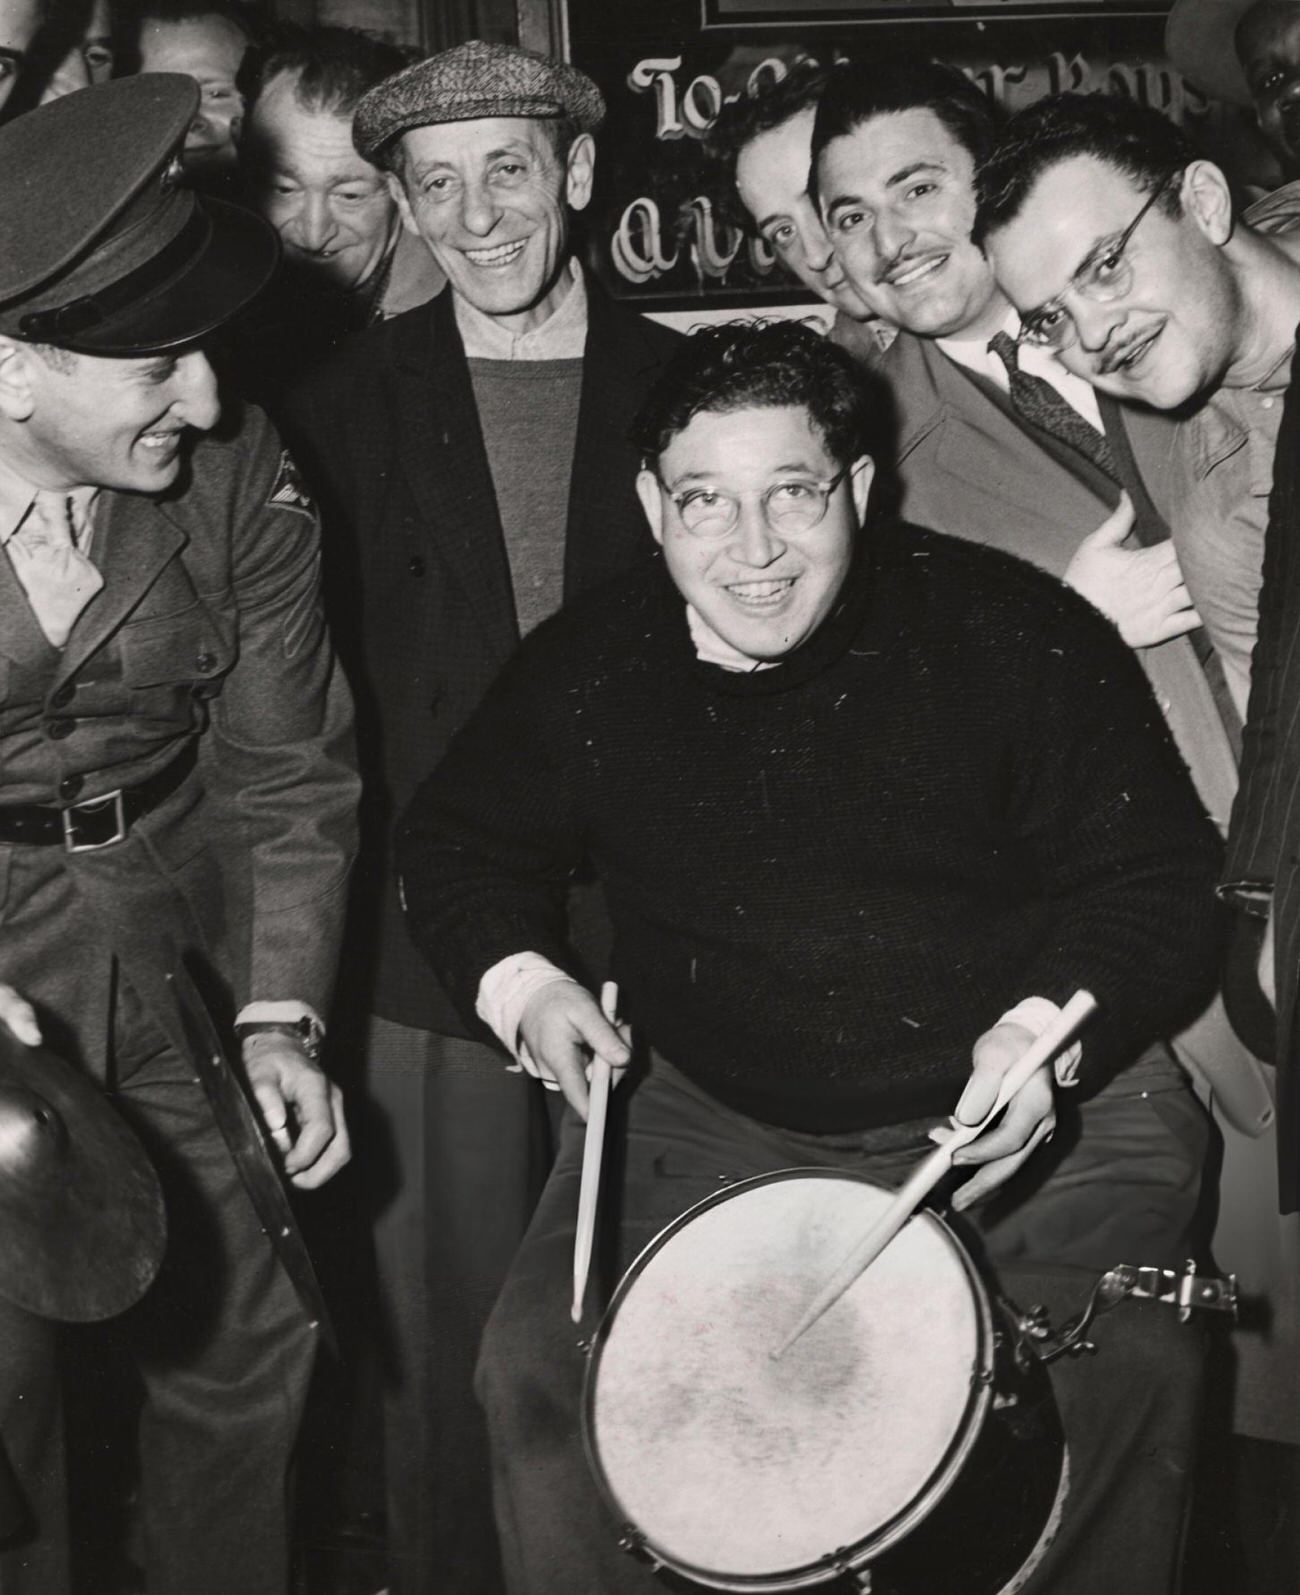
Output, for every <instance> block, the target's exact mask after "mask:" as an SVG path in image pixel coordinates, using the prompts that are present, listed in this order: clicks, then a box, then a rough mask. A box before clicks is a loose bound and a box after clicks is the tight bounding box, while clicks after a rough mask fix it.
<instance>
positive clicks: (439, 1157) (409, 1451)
mask: <svg viewBox="0 0 1300 1595" xmlns="http://www.w3.org/2000/svg"><path fill="white" fill-rule="evenodd" d="M365 1091H366V1096H367V1099H368V1101H367V1107H368V1110H369V1112H370V1115H371V1118H370V1121H369V1125H368V1128H367V1129H366V1130H365V1132H364V1134H363V1137H362V1139H360V1140H359V1142H358V1148H357V1153H358V1163H359V1164H361V1165H364V1168H365V1178H366V1180H367V1182H368V1185H369V1188H370V1195H371V1201H372V1204H373V1207H374V1212H375V1217H374V1238H375V1254H376V1264H377V1270H378V1276H379V1294H380V1311H381V1317H382V1325H381V1334H382V1342H383V1346H382V1350H383V1359H382V1360H383V1366H384V1386H383V1419H384V1460H385V1467H386V1473H387V1484H386V1496H385V1499H386V1507H387V1518H388V1523H387V1528H388V1554H389V1567H390V1578H391V1581H392V1587H393V1590H394V1595H498V1591H499V1590H500V1588H501V1569H500V1558H499V1554H498V1550H497V1543H496V1541H497V1536H496V1528H495V1523H494V1521H493V1515H492V1491H491V1472H490V1467H489V1462H488V1444H487V1429H486V1426H485V1425H484V1422H483V1414H482V1411H481V1410H480V1408H479V1406H478V1403H477V1402H476V1401H475V1399H474V1364H475V1360H476V1358H477V1356H478V1348H479V1341H480V1339H481V1337H482V1334H483V1326H484V1325H485V1324H486V1322H487V1318H488V1314H489V1312H490V1311H491V1310H492V1306H493V1303H494V1302H495V1301H496V1298H497V1294H498V1292H499V1291H500V1289H501V1286H502V1283H503V1282H504V1280H505V1277H506V1274H507V1271H508V1270H509V1267H510V1264H511V1262H512V1261H513V1259H514V1255H515V1252H516V1250H517V1249H518V1246H519V1243H520V1241H521V1240H522V1239H523V1236H524V1232H525V1231H526V1229H527V1228H528V1222H529V1220H530V1218H531V1217H532V1213H533V1209H534V1207H535V1206H536V1203H537V1198H538V1196H539V1195H540V1194H541V1190H542V1187H543V1185H544V1184H545V1180H546V1174H547V1170H548V1169H549V1167H550V1162H551V1150H552V1143H551V1132H550V1122H549V1118H548V1115H547V1110H546V1106H545V1104H544V1102H543V1100H542V1099H543V1097H544V1095H545V1093H544V1092H543V1090H542V1088H541V1086H540V1085H539V1084H538V1082H537V1081H536V1080H533V1079H530V1078H529V1077H528V1076H526V1075H520V1074H511V1073H507V1072H506V1068H505V1059H504V1058H503V1057H502V1055H501V1054H500V1053H499V1052H496V1051H494V1050H493V1049H492V1048H490V1047H487V1046H485V1045H483V1044H482V1043H480V1042H476V1041H468V1040H464V1039H461V1038H458V1037H455V1036H441V1035H437V1034H435V1033H434V1032H432V1031H427V1030H417V1029H414V1028H412V1027H410V1026H407V1025H399V1024H396V1023H394V1022H393V1021H391V1020H387V1019H381V1018H372V1019H371V1021H370V1025H369V1034H368V1038H367V1046H366V1059H365Z"/></svg>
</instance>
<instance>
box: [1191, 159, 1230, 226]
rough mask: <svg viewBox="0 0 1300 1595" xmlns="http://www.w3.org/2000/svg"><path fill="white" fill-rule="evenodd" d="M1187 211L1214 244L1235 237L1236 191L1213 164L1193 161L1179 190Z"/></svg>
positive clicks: (1211, 162)
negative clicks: (1233, 192) (1233, 215)
mask: <svg viewBox="0 0 1300 1595" xmlns="http://www.w3.org/2000/svg"><path fill="white" fill-rule="evenodd" d="M1179 198H1180V199H1181V200H1182V204H1183V209H1184V210H1185V211H1186V212H1187V214H1188V215H1189V216H1190V217H1191V218H1192V220H1193V221H1194V222H1195V223H1196V225H1197V226H1198V227H1199V228H1200V229H1201V231H1202V232H1203V233H1204V234H1205V236H1206V237H1207V238H1208V239H1209V240H1210V242H1211V243H1212V244H1226V243H1227V241H1228V239H1229V238H1231V237H1232V191H1231V190H1230V189H1229V187H1228V179H1227V178H1226V177H1225V176H1224V175H1223V173H1222V172H1221V171H1220V170H1219V168H1218V167H1217V166H1216V165H1215V164H1214V162H1213V161H1193V162H1192V163H1191V165H1190V166H1189V167H1188V168H1187V170H1186V171H1185V172H1184V173H1183V183H1182V188H1181V189H1180V191H1179Z"/></svg>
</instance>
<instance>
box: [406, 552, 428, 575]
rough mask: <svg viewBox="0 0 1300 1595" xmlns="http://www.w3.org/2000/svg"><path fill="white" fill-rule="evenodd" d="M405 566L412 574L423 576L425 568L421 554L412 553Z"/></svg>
mask: <svg viewBox="0 0 1300 1595" xmlns="http://www.w3.org/2000/svg"><path fill="white" fill-rule="evenodd" d="M406 568H407V570H409V571H410V573H411V575H412V576H423V575H424V572H425V569H426V567H425V563H424V558H423V556H422V555H420V554H412V555H411V558H410V560H409V561H408V562H407V566H406Z"/></svg>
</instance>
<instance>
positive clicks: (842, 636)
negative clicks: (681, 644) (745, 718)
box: [663, 525, 876, 697]
mask: <svg viewBox="0 0 1300 1595" xmlns="http://www.w3.org/2000/svg"><path fill="white" fill-rule="evenodd" d="M873 535H874V532H873V528H872V527H871V526H870V525H868V526H867V527H865V528H864V529H863V531H862V533H861V534H860V535H859V537H858V544H857V548H856V550H855V552H854V556H853V563H852V564H851V565H850V567H849V570H848V574H847V575H846V576H845V578H844V585H843V586H842V587H841V588H840V590H839V593H838V594H837V595H836V598H835V602H834V604H832V606H831V609H830V612H829V613H828V614H827V616H826V618H825V620H823V621H822V623H821V625H820V626H818V628H817V630H816V631H814V632H813V633H812V635H811V636H810V637H806V638H805V639H804V641H803V642H801V643H800V644H799V645H798V647H796V648H792V649H791V650H790V652H789V653H788V654H785V655H784V656H783V657H782V658H780V659H773V660H766V659H764V660H756V659H750V658H749V657H748V656H747V655H745V654H742V653H740V652H739V650H737V649H735V648H732V647H731V646H730V644H728V643H726V642H725V641H724V640H723V639H722V638H721V637H719V636H718V634H717V632H715V631H714V630H713V628H712V627H711V626H709V625H708V623H707V622H706V621H704V620H703V619H702V618H701V617H700V616H699V615H698V613H697V612H696V611H695V610H693V609H692V608H691V606H690V605H689V604H684V603H683V602H682V600H681V596H680V594H678V596H677V603H678V606H679V612H680V613H683V618H684V621H685V628H686V631H687V633H688V640H689V646H690V648H691V651H692V653H693V655H694V660H693V662H694V664H695V667H696V669H697V670H699V671H701V672H704V673H705V674H706V678H707V680H708V681H709V683H710V685H712V686H713V687H715V688H716V689H717V690H718V691H720V692H725V693H728V694H731V695H733V696H737V697H759V696H762V695H764V694H767V693H777V692H785V691H787V690H789V689H791V688H794V687H799V686H802V685H803V684H804V683H805V682H807V681H811V680H812V679H813V678H814V677H815V676H818V675H820V674H821V673H822V671H824V670H827V669H829V668H830V667H831V666H832V665H834V664H835V663H836V662H837V661H838V660H839V659H840V658H842V657H843V655H844V653H845V652H846V650H847V649H848V647H849V645H850V643H851V642H852V641H853V639H854V637H856V636H857V634H858V631H859V629H860V627H861V625H862V621H863V618H864V616H865V614H866V611H867V606H868V605H869V603H870V601H871V597H872V594H873V592H874V590H875V584H874V581H873V577H874V574H875V569H876V560H875V556H874V553H873V551H872V539H873ZM663 572H664V579H665V581H667V582H668V583H669V585H670V586H671V584H672V577H671V576H670V575H669V573H668V567H667V565H666V564H664V565H663ZM673 591H674V592H676V588H675V587H674V588H673Z"/></svg>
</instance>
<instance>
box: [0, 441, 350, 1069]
mask: <svg viewBox="0 0 1300 1595" xmlns="http://www.w3.org/2000/svg"><path fill="white" fill-rule="evenodd" d="M223 428H224V431H223V434H222V435H220V436H217V435H211V436H208V437H204V438H201V439H199V441H198V442H197V443H196V445H195V447H194V450H193V453H192V456H191V458H190V460H189V462H188V464H187V466H186V468H185V470H184V472H183V474H182V477H181V480H180V481H179V482H178V484H177V485H176V487H174V488H173V489H172V490H171V491H170V492H168V493H167V494H165V495H164V496H163V497H161V498H156V499H155V498H146V497H142V496H140V495H139V494H128V493H114V492H111V491H105V492H103V493H101V495H100V498H99V500H98V502H97V506H96V515H95V542H94V548H93V555H94V558H95V561H96V563H97V565H98V566H99V568H100V570H101V573H102V574H103V577H104V587H103V589H102V591H101V592H100V593H99V594H98V595H97V597H96V598H95V599H94V600H93V601H92V602H91V603H90V605H89V606H88V607H87V608H86V609H85V610H84V611H83V613H82V614H81V616H80V617H79V619H78V620H77V623H76V625H75V626H74V627H73V630H72V633H71V635H70V637H69V639H68V642H67V644H66V646H65V647H64V648H63V649H62V650H61V651H60V650H58V649H55V648H52V647H51V646H50V644H49V643H48V642H47V641H46V639H45V636H44V634H43V633H42V632H41V630H40V627H39V626H38V625H37V623H36V620H35V617H34V616H33V614H32V611H31V608H30V606H29V604H28V602H27V599H26V596H25V594H24V592H23V590H22V588H21V586H20V584H19V582H18V579H17V577H16V576H15V574H14V572H13V569H12V567H11V566H10V564H9V561H8V560H7V559H4V558H0V803H4V804H10V805H12V804H21V803H39V804H44V805H62V804H65V803H69V802H73V801H75V802H79V803H82V802H86V801H88V800H93V799H95V798H97V797H99V796H101V795H103V794H105V793H108V792H111V791H112V790H113V789H115V788H119V787H121V788H129V787H132V786H135V785H138V784H139V783H140V782H141V781H143V780H145V779H147V778H148V777H149V776H151V775H152V774H154V773H156V772H158V771H161V770H163V769H164V768H166V767H167V766H168V765H169V764H171V762H172V761H173V760H174V759H175V758H176V757H177V756H178V754H180V753H181V752H182V751H183V750H185V749H187V748H189V747H191V746H192V745H197V763H196V767H195V769H194V772H193V773H192V774H191V775H189V776H188V778H187V779H185V780H184V781H183V782H182V783H181V784H180V786H179V787H178V788H177V789H176V790H175V791H174V792H173V793H172V794H171V795H170V796H169V797H167V798H166V799H165V800H164V801H163V802H161V803H160V804H159V805H158V806H157V807H156V808H155V809H154V810H153V811H152V812H151V813H149V814H147V815H145V816H143V817H141V818H140V819H139V820H138V821H137V822H136V824H135V825H134V826H133V827H132V830H131V833H130V835H129V837H128V838H127V839H126V841H124V842H123V843H121V844H119V845H116V846H112V847H109V848H106V849H104V850H102V851H96V852H87V853H76V854H71V853H68V852H65V851H64V849H63V848H62V847H59V846H41V847H29V846H6V845H3V844H0V971H3V978H4V979H5V980H7V981H9V982H10V983H11V984H13V985H14V986H16V987H17V988H18V989H19V990H20V991H23V992H24V993H25V994H26V995H28V996H29V997H31V998H32V999H33V1000H34V1001H35V1002H36V1004H37V1006H38V1008H39V1009H40V1010H41V1012H42V1017H43V1019H44V1020H45V1021H46V1028H47V1034H48V1035H49V1039H50V1040H51V1041H52V1042H53V1043H54V1044H55V1045H56V1046H58V1047H59V1048H60V1049H61V1050H64V1051H66V1052H67V1053H68V1054H69V1055H70V1056H72V1057H75V1058H77V1059H79V1060H80V1061H81V1062H82V1063H83V1064H84V1065H85V1066H87V1067H89V1068H91V1069H92V1070H94V1071H95V1072H100V1071H101V1070H102V1068H103V1064H104V1059H105V1053H106V1046H107V1038H108V1035H109V1029H110V1002H111V992H112V978H113V970H114V966H115V964H116V965H119V966H121V967H122V968H123V969H124V970H125V972H126V975H127V978H128V979H130V978H131V973H132V969H133V968H135V969H137V970H140V971H141V973H140V974H139V975H138V976H137V979H138V983H139V985H140V986H142V987H143V986H145V985H149V986H150V988H151V989H156V982H154V981H153V980H151V979H146V978H145V976H144V973H143V971H145V970H148V971H153V972H155V973H156V972H157V970H158V969H160V968H162V969H168V968H174V967H175V965H176V963H177V962H178V961H183V962H185V963H186V964H187V965H189V966H190V967H191V968H192V969H193V971H194V973H196V974H197V975H199V976H200V978H201V980H202V982H203V984H204V985H205V988H206V989H207V990H208V991H209V992H210V993H212V994H213V996H214V997H215V998H216V999H217V1000H218V1001H219V1002H220V1004H221V1006H222V1007H224V1008H226V1009H227V1010H228V1009H229V1007H231V1006H234V1007H239V1006H242V1005H243V1004H244V1003H246V1002H248V1001H251V1000H259V999H268V1000H277V999H287V998H297V999H300V1000H302V1001H304V1002H307V1003H310V1004H312V1005H313V1006H315V1007H317V1008H318V1009H319V1010H320V1011H324V1009H325V1007H326V1006H327V1004H328V1000H329V994H330V990H331V987H332V984H333V978H334V966H335V962H336V958H337V952H338V940H339V934H340V929H341V924H342V913H343V907H344V901H345V896H346V881H347V875H348V870H349V866H350V863H351V859H352V854H353V851H354V845H355V808H356V801H357V789H358V783H357V777H356V773H355V761H354V751H353V746H352V733H351V702H350V697H349V694H348V691H347V687H346V685H345V683H344V681H343V679H342V676H341V673H340V672H339V670H338V668H337V666H336V664H335V662H334V658H333V654H332V652H331V649H330V644H329V638H328V635H327V633H326V629H325V623H324V613H323V605H322V602H321V591H320V560H319V541H318V533H317V525H316V517H315V512H314V510H313V509H312V507H311V504H310V502H309V501H308V499H307V498H306V496H305V494H304V493H303V492H302V490H301V486H300V484H299V482H298V478H297V476H296V472H295V469H294V467H293V465H292V463H291V462H290V461H289V458H288V456H287V454H286V453H285V452H284V450H283V449H282V447H281V445H280V442H279V440H278V438H277V437H276V436H275V434H274V432H272V430H271V428H270V426H269V423H268V422H267V421H266V418H265V417H264V416H262V415H261V414H260V413H259V412H256V411H248V412H242V413H237V414H235V415H234V416H232V417H231V419H230V421H229V422H228V423H227V422H223ZM156 1017H157V1018H158V1020H159V1022H160V1023H161V1025H162V1027H163V1028H164V1029H165V1030H166V1031H167V1032H168V1033H169V1034H173V1035H175V1034H176V1027H175V1025H174V1024H173V1022H172V1020H173V1018H174V1016H170V1015H168V1014H158V1015H156Z"/></svg>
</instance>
